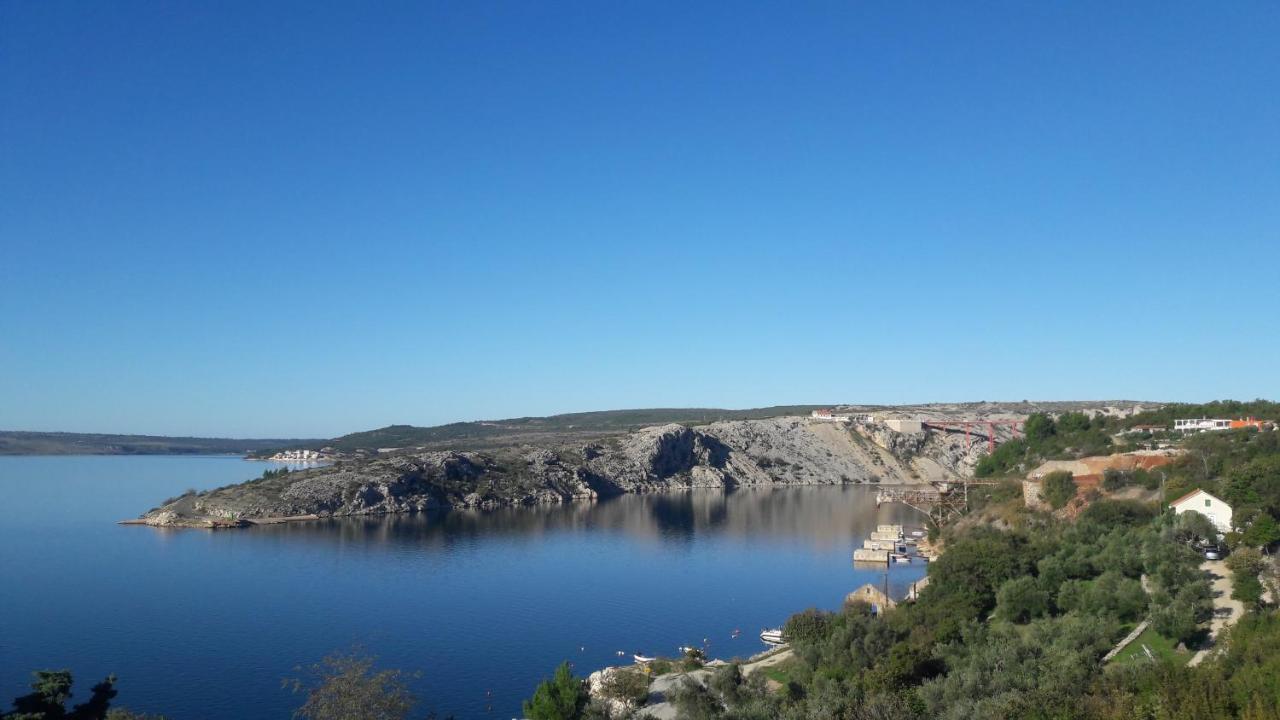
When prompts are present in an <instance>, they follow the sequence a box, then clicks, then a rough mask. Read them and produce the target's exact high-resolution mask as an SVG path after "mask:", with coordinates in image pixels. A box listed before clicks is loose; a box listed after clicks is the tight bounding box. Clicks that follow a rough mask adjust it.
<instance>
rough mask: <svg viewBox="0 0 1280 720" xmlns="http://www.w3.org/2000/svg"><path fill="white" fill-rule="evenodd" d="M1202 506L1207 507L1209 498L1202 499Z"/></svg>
mask: <svg viewBox="0 0 1280 720" xmlns="http://www.w3.org/2000/svg"><path fill="white" fill-rule="evenodd" d="M1204 506H1205V507H1209V498H1205V499H1204Z"/></svg>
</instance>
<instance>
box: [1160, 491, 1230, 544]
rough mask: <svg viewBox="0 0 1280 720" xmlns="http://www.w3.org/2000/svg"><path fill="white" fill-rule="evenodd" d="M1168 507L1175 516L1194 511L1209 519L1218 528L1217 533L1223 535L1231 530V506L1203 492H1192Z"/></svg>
mask: <svg viewBox="0 0 1280 720" xmlns="http://www.w3.org/2000/svg"><path fill="white" fill-rule="evenodd" d="M1169 506H1170V507H1172V508H1173V512H1174V513H1175V514H1177V515H1181V514H1182V513H1184V512H1187V511H1188V510H1195V511H1196V512H1198V513H1200V514H1201V515H1204V516H1205V517H1207V518H1209V520H1210V521H1211V522H1212V523H1213V524H1214V526H1215V527H1217V528H1218V532H1224V533H1225V532H1230V530H1231V506H1230V505H1228V504H1226V503H1225V502H1223V501H1222V500H1221V499H1219V498H1217V497H1214V496H1213V495H1210V494H1209V493H1207V492H1205V491H1203V490H1193V491H1191V492H1189V493H1187V494H1186V495H1183V496H1182V497H1180V498H1178V499H1177V500H1174V501H1173V502H1171V503H1169Z"/></svg>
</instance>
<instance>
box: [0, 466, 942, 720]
mask: <svg viewBox="0 0 1280 720" xmlns="http://www.w3.org/2000/svg"><path fill="white" fill-rule="evenodd" d="M261 467H262V466H261V465H259V464H256V463H254V464H248V463H244V462H243V461H240V460H234V459H215V458H109V457H108V458H0V490H3V492H4V493H5V497H6V498H8V499H9V501H10V502H11V503H12V504H13V506H14V507H21V508H24V509H25V510H26V512H24V513H22V514H21V516H20V517H10V518H8V519H6V520H5V521H3V522H0V567H3V570H4V580H3V581H2V582H0V610H3V612H0V698H3V697H13V696H16V695H18V694H20V692H21V691H22V688H23V686H24V683H25V681H24V677H25V675H26V673H28V672H29V671H30V670H32V669H35V668H42V667H53V668H61V667H68V668H70V669H72V670H73V671H74V672H75V673H76V674H77V677H79V678H82V679H84V680H90V679H91V678H96V677H100V676H103V675H106V674H107V673H109V672H114V673H116V674H118V675H119V676H120V677H121V686H120V689H121V698H120V699H121V701H122V702H123V703H124V704H127V705H129V706H130V707H132V708H134V709H136V710H140V711H147V712H163V713H165V714H166V715H168V716H169V717H173V718H178V719H179V720H181V719H184V718H206V717H218V718H220V717H247V716H250V715H252V716H259V717H277V718H286V717H288V716H289V714H290V713H291V711H292V709H293V707H294V706H295V705H296V702H297V700H296V698H294V697H293V696H291V695H290V694H289V693H287V692H284V691H282V690H281V689H280V678H281V677H283V676H286V675H288V674H289V673H290V672H291V670H292V668H294V667H295V666H297V665H299V664H305V663H310V662H314V661H316V660H318V659H319V658H320V657H322V656H324V655H325V654H326V653H329V652H332V651H333V650H335V649H342V648H345V647H349V646H350V645H351V644H353V643H358V644H360V645H362V646H364V647H366V648H368V649H369V650H370V651H371V652H373V653H375V654H377V655H379V656H380V657H381V659H382V661H383V663H385V664H386V665H388V666H392V667H400V668H404V669H406V670H421V671H422V672H423V676H422V678H421V679H420V680H418V681H415V685H414V690H415V692H417V693H418V694H419V695H420V696H421V697H423V698H424V699H425V702H424V707H423V708H422V709H423V710H424V711H425V710H428V709H435V710H438V711H440V713H441V714H442V715H443V714H449V713H456V714H457V715H458V716H459V717H464V718H469V717H481V718H489V717H492V718H509V717H512V716H515V715H518V714H519V705H520V700H521V699H522V698H523V697H525V696H527V695H528V694H529V692H530V691H531V690H532V688H533V687H534V686H535V685H536V683H537V682H538V681H539V680H540V679H541V678H542V677H543V676H544V675H546V674H547V673H549V672H550V671H551V669H552V668H554V666H555V665H556V664H557V663H559V662H560V661H561V660H566V659H567V660H570V661H571V662H573V663H574V665H575V668H576V669H577V671H578V672H579V673H587V672H590V671H591V670H593V669H596V668H599V667H603V666H605V665H608V664H613V663H615V662H617V661H618V658H617V656H616V652H617V651H619V650H622V651H624V652H625V653H627V655H628V656H629V654H630V653H632V652H635V651H637V650H644V651H646V652H650V653H658V654H662V653H667V654H672V653H674V652H675V648H676V646H677V645H682V644H701V643H702V640H703V639H704V638H706V640H707V641H708V643H709V646H710V647H709V649H710V653H711V654H712V655H713V656H719V657H733V656H746V655H750V654H752V653H754V652H756V651H758V650H759V649H761V645H760V643H759V641H758V638H757V637H756V633H757V632H758V631H759V630H760V629H761V628H763V627H766V626H776V625H778V624H780V623H781V622H783V621H784V620H785V619H786V618H787V616H789V615H790V614H791V613H793V612H796V611H798V610H801V609H803V608H805V607H809V606H818V607H826V608H836V607H838V606H839V604H840V602H841V599H842V598H843V596H844V594H845V593H847V592H849V591H850V590H853V589H854V588H856V587H857V586H859V585H861V584H862V583H865V582H875V583H876V584H880V583H881V582H884V581H886V580H887V581H888V584H889V585H890V588H891V590H892V591H893V592H894V593H898V594H900V593H902V592H904V591H905V588H906V586H907V585H908V584H909V583H910V582H912V581H913V580H915V579H917V578H918V577H920V576H921V575H922V574H923V572H924V567H923V566H921V565H919V564H913V565H910V566H896V565H895V566H894V567H892V568H867V567H854V566H853V564H852V563H851V553H852V550H853V548H855V547H859V546H861V542H862V539H863V538H864V537H865V536H866V535H867V534H868V533H869V532H870V531H872V530H874V529H875V525H876V524H877V523H889V522H893V523H903V524H910V523H912V522H915V521H916V518H915V517H913V515H912V511H910V510H907V509H905V508H902V507H901V506H886V507H884V508H879V509H877V508H876V507H875V502H874V489H873V488H869V487H859V486H849V487H812V488H779V489H740V490H736V491H731V492H722V491H710V490H706V491H692V492H673V493H663V494H654V495H642V496H626V497H619V498H612V499H609V500H604V501H600V502H595V503H579V504H574V505H556V506H541V507H520V508H505V509H501V510H494V511H468V510H464V511H454V512H448V513H434V514H420V515H399V516H385V517H368V518H349V519H338V520H318V521H308V522H299V523H289V524H282V525H272V526H262V527H255V528H249V529H245V530H237V531H222V532H208V531H195V530H157V529H153V528H143V527H120V526H117V525H114V524H113V523H114V521H116V520H119V519H121V518H123V517H128V516H130V515H134V514H136V513H137V512H139V511H140V510H142V509H145V508H147V507H150V506H151V505H153V504H154V502H155V501H156V499H158V498H162V497H166V496H168V495H173V494H176V493H177V492H181V490H183V489H185V488H186V487H189V486H195V487H198V488H209V487H216V486H219V485H224V484H227V483H228V482H232V481H234V480H239V479H245V478H247V477H251V476H254V475H257V474H260V472H261ZM88 590H91V592H90V591H88ZM734 629H741V630H742V634H741V636H739V637H733V635H732V631H733V630H734Z"/></svg>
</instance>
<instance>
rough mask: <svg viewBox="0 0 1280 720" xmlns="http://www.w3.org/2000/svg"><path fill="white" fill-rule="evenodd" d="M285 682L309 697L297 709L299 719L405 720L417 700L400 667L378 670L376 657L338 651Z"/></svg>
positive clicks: (295, 712)
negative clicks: (301, 674) (398, 668)
mask: <svg viewBox="0 0 1280 720" xmlns="http://www.w3.org/2000/svg"><path fill="white" fill-rule="evenodd" d="M303 673H304V675H305V677H301V678H295V679H291V680H287V681H285V685H286V686H287V687H290V688H292V689H293V691H294V692H295V693H306V695H307V700H306V702H304V703H303V704H302V707H300V708H298V709H297V710H296V711H294V713H293V716H294V717H295V718H298V720H403V719H404V718H406V717H408V715H409V711H410V710H411V709H413V706H414V704H415V703H416V702H417V700H416V699H415V698H414V696H413V694H412V693H410V692H409V688H408V685H406V684H405V679H406V675H405V674H404V673H403V672H401V671H399V670H378V671H375V670H374V658H372V657H368V656H365V655H361V654H359V653H357V652H350V653H335V654H333V655H330V656H328V657H326V658H325V659H324V660H322V661H320V662H319V663H318V664H316V665H312V666H311V667H309V668H306V669H305V670H303Z"/></svg>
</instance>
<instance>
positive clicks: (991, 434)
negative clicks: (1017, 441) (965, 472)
mask: <svg viewBox="0 0 1280 720" xmlns="http://www.w3.org/2000/svg"><path fill="white" fill-rule="evenodd" d="M1022 423H1023V421H1022V420H951V419H947V420H921V421H920V427H922V428H928V429H930V430H940V431H942V432H960V431H962V430H963V431H964V446H965V447H966V448H967V447H969V446H970V445H971V444H972V443H973V436H974V435H976V436H978V437H985V438H986V439H987V452H995V449H996V427H997V426H999V425H1008V426H1009V428H1010V429H1011V430H1012V431H1013V436H1014V437H1017V436H1018V431H1019V430H1020V429H1021V428H1022ZM984 426H985V428H986V432H985V433H983V432H980V431H975V430H974V428H975V427H976V428H983V427H984Z"/></svg>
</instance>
